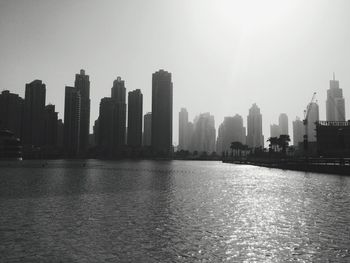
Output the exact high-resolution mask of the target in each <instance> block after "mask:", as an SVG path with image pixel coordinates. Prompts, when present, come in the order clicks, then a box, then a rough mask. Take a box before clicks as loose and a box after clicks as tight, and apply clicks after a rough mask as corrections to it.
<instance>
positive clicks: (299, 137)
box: [293, 117, 305, 147]
mask: <svg viewBox="0 0 350 263" xmlns="http://www.w3.org/2000/svg"><path fill="white" fill-rule="evenodd" d="M304 134H305V127H304V124H303V122H302V121H301V120H300V118H299V117H297V118H296V119H295V121H293V145H294V146H295V147H298V146H299V143H302V142H303V141H304Z"/></svg>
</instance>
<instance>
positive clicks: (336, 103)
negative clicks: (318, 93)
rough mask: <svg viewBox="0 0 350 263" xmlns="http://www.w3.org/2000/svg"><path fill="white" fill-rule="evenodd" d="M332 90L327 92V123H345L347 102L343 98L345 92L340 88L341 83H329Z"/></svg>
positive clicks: (336, 81)
mask: <svg viewBox="0 0 350 263" xmlns="http://www.w3.org/2000/svg"><path fill="white" fill-rule="evenodd" d="M329 84H330V88H329V89H328V90H327V101H326V115H327V121H345V100H344V98H343V90H342V89H340V88H339V81H338V80H335V75H334V74H333V80H330V82H329Z"/></svg>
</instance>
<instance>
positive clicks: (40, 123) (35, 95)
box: [22, 80, 46, 146]
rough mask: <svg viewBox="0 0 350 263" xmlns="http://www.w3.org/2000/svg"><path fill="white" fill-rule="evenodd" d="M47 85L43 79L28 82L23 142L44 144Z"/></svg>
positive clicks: (37, 144) (35, 144)
mask: <svg viewBox="0 0 350 263" xmlns="http://www.w3.org/2000/svg"><path fill="white" fill-rule="evenodd" d="M45 97H46V86H45V84H44V83H43V82H42V81H41V80H34V81H32V82H31V83H29V84H26V91H25V99H24V113H23V140H22V141H23V144H24V145H33V146H42V145H43V144H44V114H45Z"/></svg>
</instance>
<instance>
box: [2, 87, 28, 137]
mask: <svg viewBox="0 0 350 263" xmlns="http://www.w3.org/2000/svg"><path fill="white" fill-rule="evenodd" d="M23 105H24V101H23V99H22V98H21V97H20V96H19V95H18V94H13V93H10V92H9V91H8V90H4V91H3V92H2V93H1V94H0V129H3V130H10V131H11V132H13V133H14V136H15V137H17V138H21V132H22V115H23Z"/></svg>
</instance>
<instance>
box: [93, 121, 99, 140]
mask: <svg viewBox="0 0 350 263" xmlns="http://www.w3.org/2000/svg"><path fill="white" fill-rule="evenodd" d="M93 132H94V140H95V141H94V145H98V140H99V118H97V120H95V123H94V127H93Z"/></svg>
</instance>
